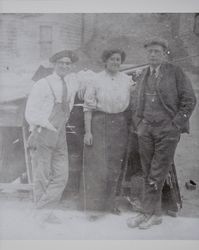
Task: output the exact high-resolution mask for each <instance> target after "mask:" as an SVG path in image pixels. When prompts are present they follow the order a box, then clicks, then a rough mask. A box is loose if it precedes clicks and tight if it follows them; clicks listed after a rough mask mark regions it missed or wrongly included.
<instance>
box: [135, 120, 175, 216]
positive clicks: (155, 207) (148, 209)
mask: <svg viewBox="0 0 199 250" xmlns="http://www.w3.org/2000/svg"><path fill="white" fill-rule="evenodd" d="M137 133H138V142H139V151H140V157H141V165H142V170H143V177H144V192H143V201H142V208H143V213H145V214H150V215H153V214H154V215H157V216H160V215H161V198H162V197H161V196H162V189H163V185H164V182H165V179H166V177H167V175H168V172H169V169H170V168H171V164H172V163H173V160H174V154H175V149H176V146H177V143H178V141H179V139H180V131H179V130H178V129H177V128H176V127H175V126H174V125H173V124H172V123H171V121H169V120H165V121H163V122H162V123H160V124H159V125H158V126H153V125H151V124H150V123H149V122H146V121H145V120H143V121H142V122H141V123H140V124H139V126H138V128H137Z"/></svg>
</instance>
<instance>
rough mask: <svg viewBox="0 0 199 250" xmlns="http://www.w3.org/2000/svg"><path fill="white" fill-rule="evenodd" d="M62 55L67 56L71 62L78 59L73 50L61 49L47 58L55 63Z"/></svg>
mask: <svg viewBox="0 0 199 250" xmlns="http://www.w3.org/2000/svg"><path fill="white" fill-rule="evenodd" d="M63 57H69V58H70V59H71V62H72V63H74V62H77V61H78V59H79V58H78V56H77V55H76V53H75V52H74V51H72V50H62V51H59V52H57V53H55V54H54V55H52V56H51V57H50V58H49V61H50V62H51V63H55V62H56V61H57V60H59V59H61V58H63Z"/></svg>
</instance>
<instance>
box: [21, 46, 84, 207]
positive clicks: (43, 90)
mask: <svg viewBox="0 0 199 250" xmlns="http://www.w3.org/2000/svg"><path fill="white" fill-rule="evenodd" d="M49 60H50V62H51V63H52V64H53V67H54V71H53V73H52V74H51V75H49V76H47V77H45V78H42V79H41V80H39V81H38V82H37V83H36V84H35V85H34V86H33V88H32V91H31V93H30V95H29V98H28V101H27V106H26V111H25V118H26V120H27V122H28V123H29V125H30V131H31V135H30V137H29V141H28V143H29V147H30V148H31V152H32V154H31V156H32V164H33V183H34V187H33V191H34V200H35V204H36V207H37V208H44V207H48V206H50V207H53V206H55V205H56V204H57V203H58V202H59V201H60V199H61V196H62V193H63V191H64V188H65V186H66V184H67V180H68V171H69V166H68V149H67V142H66V131H65V124H66V122H67V121H68V119H69V116H70V111H71V110H72V108H73V104H74V98H75V95H76V93H77V92H78V91H81V88H80V81H78V77H77V75H75V74H68V73H69V72H70V71H71V68H72V64H73V63H75V62H76V61H77V60H78V57H77V56H76V55H75V53H74V52H72V51H68V50H64V51H61V52H59V53H56V54H55V55H53V56H52V57H51V58H50V59H49Z"/></svg>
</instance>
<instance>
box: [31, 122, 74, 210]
mask: <svg viewBox="0 0 199 250" xmlns="http://www.w3.org/2000/svg"><path fill="white" fill-rule="evenodd" d="M31 153H32V165H33V183H34V185H33V192H34V200H35V203H36V207H37V208H43V207H54V206H55V205H56V204H57V203H58V202H59V201H60V199H61V196H62V193H63V191H64V189H65V186H66V184H67V180H68V172H69V164H68V148H67V142H66V132H65V126H63V127H62V129H61V130H60V131H59V134H58V137H57V142H56V145H55V147H51V146H49V145H47V144H46V143H45V141H43V140H38V142H37V148H36V150H34V151H32V152H31Z"/></svg>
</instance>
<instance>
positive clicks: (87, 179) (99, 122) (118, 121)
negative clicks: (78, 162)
mask: <svg viewBox="0 0 199 250" xmlns="http://www.w3.org/2000/svg"><path fill="white" fill-rule="evenodd" d="M92 134H93V145H92V146H85V147H84V153H83V173H82V181H81V188H80V192H81V198H82V199H81V200H82V202H83V204H82V205H83V208H84V209H86V210H95V211H96V210H97V211H109V210H111V209H112V208H113V207H114V206H115V195H116V189H117V185H118V178H119V175H120V172H121V166H122V161H123V158H124V153H125V149H126V144H127V123H126V117H125V113H118V114H107V113H104V112H93V117H92Z"/></svg>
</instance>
